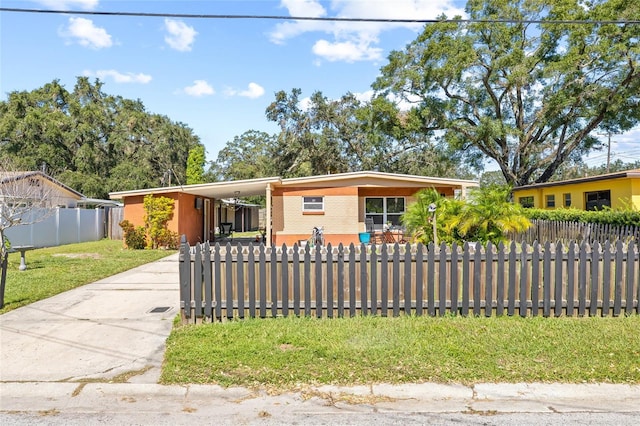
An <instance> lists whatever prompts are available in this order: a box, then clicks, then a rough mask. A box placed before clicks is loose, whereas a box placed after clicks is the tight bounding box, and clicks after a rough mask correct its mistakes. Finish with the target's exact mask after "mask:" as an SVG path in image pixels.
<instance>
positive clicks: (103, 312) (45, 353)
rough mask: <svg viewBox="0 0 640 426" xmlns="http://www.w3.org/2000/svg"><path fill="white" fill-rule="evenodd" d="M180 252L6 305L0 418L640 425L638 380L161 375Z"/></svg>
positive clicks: (0, 329) (0, 339) (0, 344)
mask: <svg viewBox="0 0 640 426" xmlns="http://www.w3.org/2000/svg"><path fill="white" fill-rule="evenodd" d="M177 314H179V292H178V255H177V254H174V255H171V256H168V257H166V258H164V259H161V260H159V261H156V262H153V263H149V264H147V265H143V266H140V267H138V268H134V269H132V270H130V271H127V272H124V273H121V274H118V275H114V276H112V277H109V278H106V279H104V280H100V281H97V282H95V283H92V284H88V285H85V286H82V287H80V288H77V289H74V290H71V291H68V292H65V293H62V294H60V295H57V296H54V297H52V298H49V299H46V300H42V301H40V302H36V303H33V304H31V305H29V306H25V307H22V308H19V309H16V310H14V311H11V312H8V313H6V314H4V315H0V424H3V425H4V424H16V425H22V424H24V425H27V424H49V425H54V424H60V425H62V424H65V425H72V424H102V423H109V424H141V425H145V424H188V423H192V422H194V421H205V422H207V423H215V424H261V425H262V424H265V425H266V424H305V425H306V424H345V425H346V424H354V425H355V424H370V423H375V424H483V425H485V424H495V425H500V424H514V423H519V424H549V425H553V424H558V425H560V424H576V425H578V424H601V423H609V422H614V423H616V424H640V385H612V384H542V383H521V384H504V383H483V384H476V385H473V386H464V385H460V384H438V383H421V384H405V385H388V384H375V385H370V386H353V387H336V386H304V387H301V388H300V389H299V390H297V391H295V392H288V393H274V392H267V391H264V390H252V389H245V388H222V387H220V386H215V385H206V386H205V385H185V386H179V385H171V386H166V385H160V384H158V379H159V376H160V370H161V367H162V359H163V354H164V349H165V342H166V338H167V337H168V336H169V333H170V331H171V328H172V322H173V319H174V318H175V317H176V315H177Z"/></svg>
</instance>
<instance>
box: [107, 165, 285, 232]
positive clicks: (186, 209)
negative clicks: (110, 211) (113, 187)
mask: <svg viewBox="0 0 640 426" xmlns="http://www.w3.org/2000/svg"><path fill="white" fill-rule="evenodd" d="M280 180H281V179H280V178H279V177H269V178H259V179H247V180H237V181H231V182H213V183H204V184H197V185H179V186H171V187H163V188H151V189H140V190H133V191H120V192H112V193H110V194H109V198H110V199H115V200H122V202H123V204H124V209H125V214H124V217H125V219H127V220H129V221H130V222H132V223H133V224H135V225H140V224H142V223H144V208H143V202H144V197H145V196H147V195H155V196H165V197H169V198H173V199H174V200H175V209H174V217H173V219H172V220H171V222H170V223H169V229H170V230H172V231H174V232H177V233H178V234H180V235H186V236H187V240H188V241H189V243H190V244H195V243H197V242H202V241H204V240H208V239H210V237H211V235H212V231H213V229H215V228H214V227H215V224H216V223H218V222H217V221H216V219H217V218H216V217H215V209H214V208H213V207H212V206H213V205H214V203H215V202H216V201H220V200H222V199H228V198H244V197H249V196H256V195H258V196H259V195H264V196H265V199H266V214H265V227H266V229H265V233H266V235H267V236H268V237H267V239H266V241H265V243H266V244H267V245H271V238H270V236H271V235H272V229H271V227H272V225H271V223H272V218H271V210H272V209H271V192H272V190H273V185H274V184H276V183H278V182H280Z"/></svg>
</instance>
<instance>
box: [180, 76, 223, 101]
mask: <svg viewBox="0 0 640 426" xmlns="http://www.w3.org/2000/svg"><path fill="white" fill-rule="evenodd" d="M184 93H186V94H187V95H189V96H195V97H200V96H208V95H213V94H214V93H216V92H215V90H213V87H211V85H209V83H207V82H206V81H205V80H195V81H194V82H193V85H191V86H187V87H185V88H184Z"/></svg>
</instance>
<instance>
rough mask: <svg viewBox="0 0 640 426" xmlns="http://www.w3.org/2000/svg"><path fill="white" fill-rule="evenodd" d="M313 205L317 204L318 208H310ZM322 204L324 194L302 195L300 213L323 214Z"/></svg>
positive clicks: (323, 204)
mask: <svg viewBox="0 0 640 426" xmlns="http://www.w3.org/2000/svg"><path fill="white" fill-rule="evenodd" d="M318 200H319V201H318ZM314 205H317V206H318V207H319V208H312V207H311V206H314ZM324 206H325V203H324V195H303V196H302V213H311V214H324Z"/></svg>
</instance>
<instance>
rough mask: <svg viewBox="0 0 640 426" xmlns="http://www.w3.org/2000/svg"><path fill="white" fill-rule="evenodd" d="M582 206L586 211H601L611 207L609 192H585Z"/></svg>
mask: <svg viewBox="0 0 640 426" xmlns="http://www.w3.org/2000/svg"><path fill="white" fill-rule="evenodd" d="M584 204H585V208H586V209H587V210H602V208H604V207H611V191H609V190H606V191H593V192H585V193H584Z"/></svg>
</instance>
